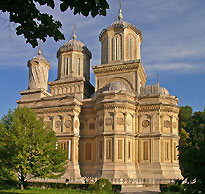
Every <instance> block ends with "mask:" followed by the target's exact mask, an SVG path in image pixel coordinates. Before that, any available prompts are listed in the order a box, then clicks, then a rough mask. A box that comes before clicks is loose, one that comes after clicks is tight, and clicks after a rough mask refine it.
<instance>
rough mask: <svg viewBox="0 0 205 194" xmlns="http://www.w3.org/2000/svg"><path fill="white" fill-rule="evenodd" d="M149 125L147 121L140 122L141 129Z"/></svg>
mask: <svg viewBox="0 0 205 194" xmlns="http://www.w3.org/2000/svg"><path fill="white" fill-rule="evenodd" d="M149 125H150V122H149V121H148V120H144V121H143V122H142V126H143V127H145V128H146V127H149Z"/></svg>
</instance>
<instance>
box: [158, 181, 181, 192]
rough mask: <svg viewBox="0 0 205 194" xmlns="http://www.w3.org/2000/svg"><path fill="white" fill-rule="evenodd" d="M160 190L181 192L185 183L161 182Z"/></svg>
mask: <svg viewBox="0 0 205 194" xmlns="http://www.w3.org/2000/svg"><path fill="white" fill-rule="evenodd" d="M160 191H161V192H169V191H170V192H181V191H183V185H182V184H180V185H179V184H172V183H169V184H160Z"/></svg>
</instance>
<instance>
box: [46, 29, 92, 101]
mask: <svg viewBox="0 0 205 194" xmlns="http://www.w3.org/2000/svg"><path fill="white" fill-rule="evenodd" d="M57 58H58V76H57V80H56V81H53V82H50V83H49V85H50V92H51V94H52V95H62V94H76V95H77V96H79V97H80V98H82V99H83V98H88V97H90V95H91V94H92V93H93V91H94V87H93V86H92V85H91V84H90V59H91V58H92V54H91V52H90V51H89V50H88V48H87V47H86V45H85V44H84V43H83V42H81V41H80V40H77V35H76V28H75V27H74V30H73V38H72V39H71V40H69V41H67V42H66V43H65V44H64V45H63V46H61V47H60V48H59V50H58V52H57Z"/></svg>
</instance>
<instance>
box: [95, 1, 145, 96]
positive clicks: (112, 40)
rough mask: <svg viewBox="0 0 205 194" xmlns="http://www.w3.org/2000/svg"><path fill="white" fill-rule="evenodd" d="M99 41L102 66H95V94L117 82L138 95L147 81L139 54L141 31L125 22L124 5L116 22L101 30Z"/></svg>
mask: <svg viewBox="0 0 205 194" xmlns="http://www.w3.org/2000/svg"><path fill="white" fill-rule="evenodd" d="M99 41H100V42H101V65H97V66H94V67H93V70H94V72H95V76H96V82H95V86H96V89H95V91H97V90H99V89H101V88H103V87H105V86H106V85H107V84H109V83H110V82H112V81H113V80H114V79H115V80H118V81H120V82H123V83H124V84H125V85H127V86H128V87H130V88H131V90H132V92H136V93H138V94H139V93H140V87H141V86H143V85H145V83H146V80H147V76H146V74H145V71H144V68H143V65H142V63H141V55H140V46H141V43H142V32H141V30H139V29H138V28H137V27H136V26H135V25H133V24H130V23H128V22H126V21H124V20H123V15H122V8H121V4H120V9H119V14H118V19H117V21H115V22H113V23H112V24H111V25H110V26H109V27H108V28H106V29H103V30H102V31H101V33H100V36H99ZM105 73H106V74H105Z"/></svg>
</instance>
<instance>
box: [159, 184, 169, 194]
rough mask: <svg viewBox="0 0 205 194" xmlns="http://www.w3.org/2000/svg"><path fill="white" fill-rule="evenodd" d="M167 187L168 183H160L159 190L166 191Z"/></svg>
mask: <svg viewBox="0 0 205 194" xmlns="http://www.w3.org/2000/svg"><path fill="white" fill-rule="evenodd" d="M168 190H169V189H168V184H160V191H161V192H167V191H168Z"/></svg>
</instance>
